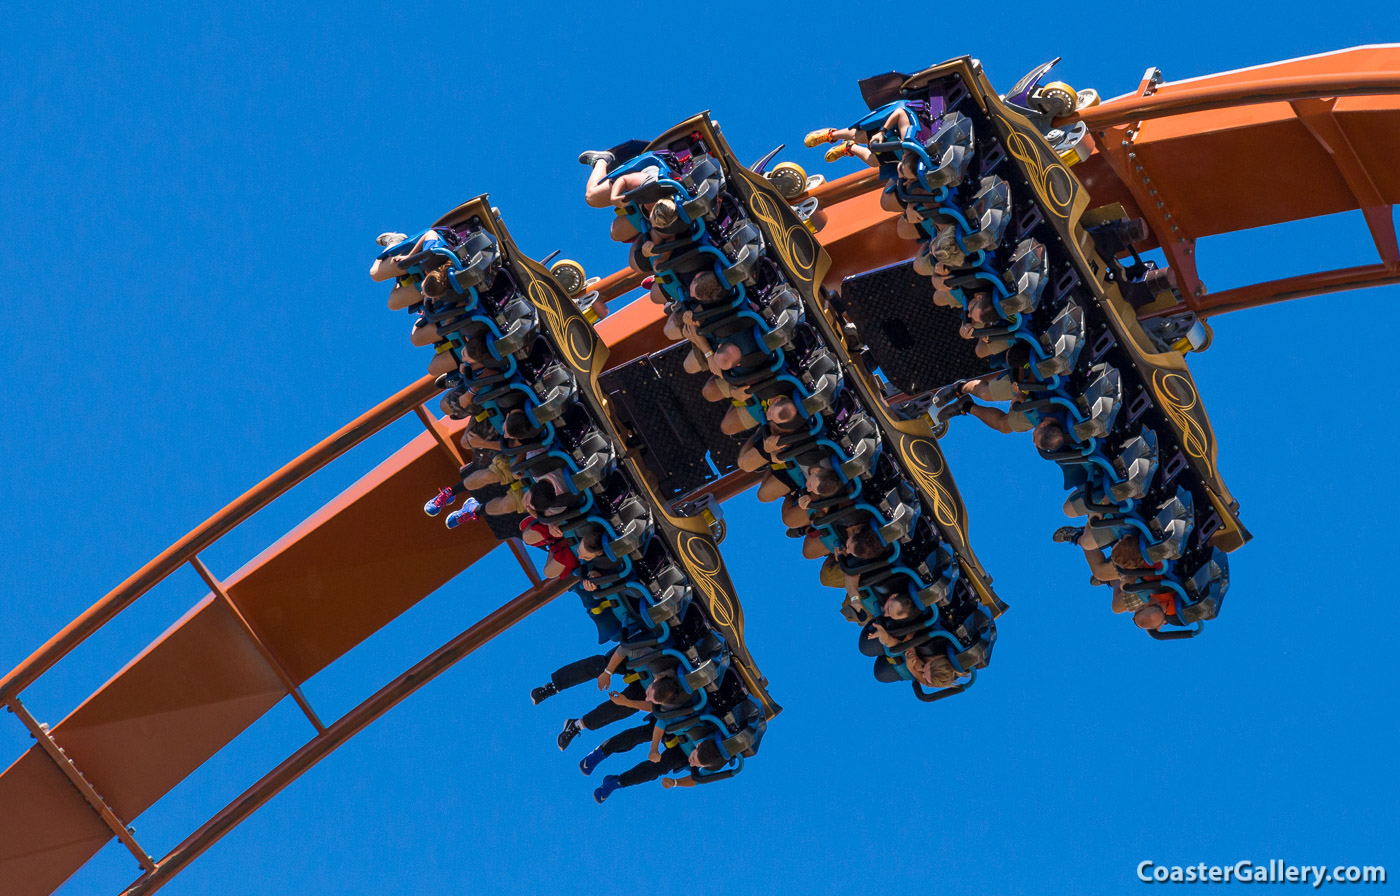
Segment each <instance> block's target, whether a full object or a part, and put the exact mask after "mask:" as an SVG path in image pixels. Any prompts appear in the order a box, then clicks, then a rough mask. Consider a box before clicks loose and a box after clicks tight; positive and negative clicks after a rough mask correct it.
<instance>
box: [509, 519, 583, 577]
mask: <svg viewBox="0 0 1400 896" xmlns="http://www.w3.org/2000/svg"><path fill="white" fill-rule="evenodd" d="M520 531H521V532H522V533H525V532H534V533H535V534H537V535H539V536H540V538H541V539H542V541H540V543H539V544H537V545H535V547H537V548H539V549H540V550H542V551H548V552H549V556H550V557H551V558H553V559H554V561H555V562H556V563H558V564H559V565H560V566H562V567H564V572H563V573H562V574H563V575H568V574H569V573H571V572H573V571H574V570H576V569H578V557H576V556H574V551H573V548H571V547H569V543H568V542H567V541H565V540H564V539H562V538H556V537H554V535H553V534H552V533H551V532H550V531H549V527H548V526H546V525H545V524H544V523H542V522H540V521H539V520H537V519H535V518H534V517H532V516H527V517H525V519H523V520H521V521H520Z"/></svg>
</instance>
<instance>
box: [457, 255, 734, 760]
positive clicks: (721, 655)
mask: <svg viewBox="0 0 1400 896" xmlns="http://www.w3.org/2000/svg"><path fill="white" fill-rule="evenodd" d="M483 235H486V237H490V234H483V232H482V231H479V232H476V234H473V238H475V241H476V242H480V241H482V239H480V238H482V237H483ZM491 280H493V283H491V287H493V288H491V291H490V293H501V294H500V295H493V294H490V293H489V294H487V295H486V297H484V301H480V302H479V307H477V314H475V315H469V316H470V318H473V321H475V322H477V323H484V325H487V326H486V330H487V332H486V336H487V344H491V346H493V356H497V357H500V351H498V349H500V347H501V340H500V336H498V335H497V333H498V328H490V323H493V322H494V323H497V325H500V323H501V322H503V318H504V316H505V315H510V316H515V318H518V316H519V315H518V312H517V311H514V308H515V307H517V305H518V302H519V290H518V286H517V284H515V283H514V281H511V280H510V277H493V279H491ZM497 286H500V288H496V287H497ZM493 308H494V309H496V314H494V315H491V314H490V311H491V309H493ZM465 329H466V328H462V329H459V330H455V332H456V333H459V335H461V333H462V332H463V330H465ZM493 336H494V339H491V337H493ZM511 347H515V346H511ZM522 347H524V346H519V347H515V350H519V349H522ZM536 347H538V343H536ZM505 357H511V356H510V354H507V356H505ZM512 361H519V360H518V358H512ZM552 367H553V368H557V364H553V365H552ZM468 370H469V368H468ZM521 370H522V364H519V363H510V364H505V365H504V367H503V370H501V372H498V374H494V375H491V377H483V378H472V377H469V375H466V374H462V378H463V379H466V381H468V384H469V385H472V386H477V388H480V389H482V391H480V392H479V393H477V396H476V398H477V400H482V402H498V400H500V398H501V396H504V395H507V393H512V395H518V396H519V398H521V402H519V403H518V405H517V406H519V407H524V409H529V406H531V405H533V403H536V402H535V400H532V399H536V395H535V393H533V391H532V389H529V388H522V384H519V382H510V378H511V375H512V374H514V375H519V374H521ZM556 416H557V413H556ZM559 435H563V431H560V433H559ZM596 440H598V433H596V431H595V433H594V441H595V442H596ZM556 441H559V440H557V438H556V433H554V430H553V427H546V428H542V430H540V433H539V438H538V440H533V441H532V442H525V444H526V445H529V447H531V448H532V449H533V451H535V452H536V454H535V455H533V456H532V458H531V459H529V465H531V466H532V468H533V469H535V470H536V472H538V470H539V469H540V466H539V463H540V458H557V459H559V462H560V468H563V469H570V468H573V470H574V476H573V482H571V484H575V486H587V484H589V483H584V482H580V480H578V475H580V473H582V472H584V470H578V469H577V466H575V465H573V463H571V456H570V455H567V454H560V452H557V451H552V449H550V447H552V445H553V444H554V442H556ZM608 456H612V455H610V452H608ZM521 459H522V466H525V462H524V456H522V458H521ZM594 484H596V483H594ZM587 497H588V498H589V500H588V501H581V503H578V504H575V505H574V507H573V508H568V510H567V511H563V512H561V514H559V515H556V517H543V518H542V522H546V524H553V525H556V526H560V528H561V531H566V532H575V531H577V529H578V528H581V526H578V525H570V524H571V522H577V521H578V519H581V518H584V517H585V514H587V510H588V508H589V507H591V505H592V501H591V498H592V493H591V491H589V493H588V494H587ZM619 518H622V519H624V521H626V522H623V524H622V529H623V531H622V532H617V531H615V529H613V528H612V525H610V524H612V522H613V521H617V519H619ZM587 519H588V522H589V525H594V526H599V528H602V529H603V531H605V532H606V533H608V535H610V536H612V538H609V539H606V545H608V553H609V557H610V559H616V556H622V557H624V559H629V560H630V556H633V554H636V556H638V557H640V556H641V553H643V547H644V542H645V540H650V533H651V532H650V515H648V514H647V508H645V507H644V504H643V501H640V500H638V498H637V497H636V496H630V497H627V498H623V500H622V501H620V503H619V505H617V507H616V508H615V512H613V514H612V517H610V518H599V517H588V518H587ZM615 554H616V556H615ZM669 568H671V570H672V575H668V577H666V578H669V580H672V581H671V584H678V582H675V571H676V567H673V566H672V567H669ZM623 571H631V570H630V564H629V568H627V570H623ZM615 578H616V580H617V581H619V582H622V580H623V578H624V577H623V575H617V577H615ZM633 578H634V580H636V582H631V584H637V585H640V587H641V588H645V587H647V582H645V580H641V578H640V577H633ZM680 578H682V580H685V575H680ZM615 594H616V589H615ZM676 596H678V595H676V594H675V591H673V589H672V591H671V592H669V594H668V598H669V599H671V601H672V605H671V606H669V610H671V612H669V613H668V612H666V608H661V609H659V610H658V612H657V613H655V615H652V613H629V612H627V602H624V601H622V599H619V601H615V602H613V603H615V606H613V615H615V616H617V617H619V622H620V626H619V634H620V631H626V630H629V629H637V627H638V624H641V626H647V629H645V630H648V631H651V633H652V636H651V637H650V638H640V640H638V638H633V640H631V643H633V644H644V645H647V647H650V648H652V650H654V651H659V652H662V654H665V655H669V657H671V658H672V659H673V661H675V666H676V668H678V669H679V675H680V678H682V680H683V682H685V687H686V689H687V692H690V693H696V689H699V693H700V694H703V693H704V692H703V687H704V686H706V685H708V683H713V682H714V680H715V679H717V678H718V676H720V673H721V672H722V668H724V666H727V665H728V652H727V648H725V643H724V638H722V637H721V636H718V634H717V633H713V631H710V634H708V638H707V640H706V652H707V657H706V658H704V659H703V661H701V659H700V657H699V655H697V654H696V652H694V651H693V650H690V651H689V652H686V647H685V644H682V643H679V641H678V640H675V638H671V634H672V633H671V627H669V622H671V620H673V619H675V617H676V616H678V615H680V613H683V612H685V610H686V609H689V608H687V606H679V605H678V603H679V602H678V601H676ZM603 599H605V601H606V599H608V598H606V596H605V598H603ZM633 608H636V605H633ZM648 609H657V608H648ZM692 661H694V662H692ZM643 665H645V664H643ZM641 676H643V678H647V673H645V672H641ZM706 701H707V700H706V699H704V697H703V696H701V697H700V700H699V703H700V704H704V703H706ZM736 734H741V732H729V734H728V736H729V738H732V736H736ZM749 738H750V739H752V741H753V742H756V738H755V736H753V735H752V732H750V735H749ZM741 762H742V759H741Z"/></svg>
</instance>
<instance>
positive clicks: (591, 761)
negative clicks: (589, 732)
mask: <svg viewBox="0 0 1400 896" xmlns="http://www.w3.org/2000/svg"><path fill="white" fill-rule="evenodd" d="M607 755H608V754H607V753H604V752H603V748H602V747H597V748H596V749H594V750H593V752H592V753H589V754H588V755H587V756H585V757H583V759H581V760H579V764H578V770H579V771H581V772H583V773H584V774H585V775H591V774H593V770H594V769H595V768H597V767H598V763H600V762H602V761H603V760H604V759H606V758H607Z"/></svg>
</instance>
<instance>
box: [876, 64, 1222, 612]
mask: <svg viewBox="0 0 1400 896" xmlns="http://www.w3.org/2000/svg"><path fill="white" fill-rule="evenodd" d="M901 90H902V91H904V92H905V93H907V94H909V95H912V96H918V97H923V98H928V97H932V96H939V97H942V98H943V100H944V103H943V105H944V110H945V117H946V118H947V119H948V121H947V122H946V123H947V124H948V125H949V131H950V132H954V133H955V134H958V135H963V134H966V135H975V138H976V139H975V140H972V141H971V148H972V150H973V151H972V152H971V154H968V153H967V152H965V151H964V152H962V153H955V154H954V155H956V156H957V158H956V161H957V163H958V167H959V168H960V169H961V171H960V172H959V173H960V174H961V175H962V180H961V181H956V180H951V179H949V178H947V177H946V173H947V172H946V170H945V169H943V168H941V167H939V168H938V169H937V171H935V172H934V179H936V180H939V181H942V183H941V184H940V186H939V187H938V192H937V195H933V196H930V197H928V198H927V199H925V200H923V201H920V202H919V203H918V204H916V205H914V206H913V210H914V212H915V213H916V214H917V215H918V216H920V217H921V218H922V219H923V220H924V221H925V222H927V223H928V224H930V225H931V227H929V228H925V229H924V232H925V233H932V234H934V235H935V236H934V237H933V239H934V240H937V239H938V238H939V237H944V235H945V234H946V233H948V232H951V235H952V237H953V239H951V240H949V239H947V238H946V237H945V238H944V244H945V245H944V249H943V258H941V259H940V260H942V261H944V262H945V263H949V264H950V266H952V267H955V268H961V269H960V270H958V271H957V275H956V276H955V277H953V278H952V279H951V280H950V281H949V284H948V285H949V286H950V287H951V290H950V291H951V293H952V294H953V296H954V298H955V299H956V300H957V301H958V302H959V303H960V304H962V305H963V306H964V307H965V308H967V317H968V320H969V322H971V323H973V325H974V327H975V328H976V330H975V335H976V336H977V337H980V338H983V339H985V340H988V342H987V344H988V345H989V346H995V347H996V348H997V349H998V351H997V352H996V353H995V355H994V357H993V363H994V365H997V366H1000V367H1003V368H1004V369H1007V370H1008V371H1009V373H1010V375H1011V376H1012V377H1013V378H1014V379H1016V380H1017V381H1018V382H1019V383H1020V384H1021V385H1022V388H1023V389H1026V390H1027V391H1028V392H1029V393H1030V394H1031V395H1032V397H1033V399H1034V400H1032V401H1029V402H1026V403H1023V404H1021V405H1018V406H1017V410H1020V411H1021V412H1023V413H1037V414H1044V413H1046V412H1050V411H1055V412H1057V416H1058V419H1059V420H1060V422H1061V423H1062V424H1063V425H1064V426H1065V427H1066V430H1067V432H1068V433H1069V434H1070V435H1071V436H1072V437H1073V439H1072V441H1073V442H1076V443H1078V444H1079V445H1080V446H1081V449H1080V451H1079V452H1078V454H1079V455H1080V456H1079V457H1077V458H1070V457H1066V458H1065V460H1066V461H1071V462H1073V463H1075V464H1079V465H1081V466H1082V464H1080V462H1081V461H1083V460H1085V459H1087V460H1088V461H1089V462H1090V463H1092V464H1096V465H1097V466H1099V467H1100V468H1101V469H1102V470H1103V472H1104V473H1105V474H1106V475H1107V476H1108V478H1107V481H1104V482H1096V483H1095V486H1096V487H1095V488H1094V489H1093V491H1094V492H1095V497H1098V495H1101V494H1103V493H1105V492H1107V493H1108V494H1109V495H1110V496H1111V497H1112V499H1113V501H1114V502H1115V503H1118V504H1120V505H1121V504H1122V503H1123V502H1125V501H1133V500H1137V498H1142V497H1144V496H1145V493H1146V490H1147V482H1148V480H1149V479H1150V472H1151V471H1152V470H1153V469H1154V464H1153V461H1152V459H1151V458H1149V457H1148V456H1147V455H1150V454H1152V453H1153V452H1154V451H1156V452H1159V453H1160V452H1161V451H1162V450H1163V449H1166V450H1168V451H1170V452H1171V453H1170V454H1168V456H1169V457H1173V458H1175V457H1176V456H1178V454H1177V453H1178V452H1181V453H1180V456H1182V457H1191V458H1194V460H1195V461H1196V463H1195V464H1193V468H1194V472H1196V473H1197V475H1198V477H1199V479H1198V481H1197V482H1196V484H1195V486H1194V487H1192V488H1190V490H1189V492H1188V494H1191V495H1194V496H1195V497H1194V498H1193V499H1192V500H1191V501H1189V502H1188V501H1181V500H1177V499H1175V496H1174V495H1171V494H1166V495H1159V496H1157V497H1158V498H1159V499H1161V500H1158V501H1156V502H1155V503H1153V502H1149V503H1148V504H1145V505H1144V507H1143V508H1141V509H1142V510H1143V511H1147V513H1146V515H1138V511H1139V508H1136V507H1133V506H1131V505H1130V506H1128V507H1127V508H1126V509H1124V508H1122V507H1120V513H1121V517H1120V519H1121V520H1124V521H1126V520H1131V521H1132V522H1131V523H1125V525H1127V526H1128V528H1134V529H1136V530H1138V531H1139V532H1140V533H1141V534H1142V535H1143V537H1147V538H1152V537H1162V538H1165V537H1166V536H1164V535H1160V533H1157V534H1155V535H1154V533H1153V532H1152V528H1153V526H1154V525H1156V526H1159V527H1160V525H1161V523H1162V521H1161V520H1160V519H1159V517H1158V514H1160V513H1164V512H1167V510H1166V508H1171V511H1170V512H1171V513H1172V514H1175V515H1177V516H1180V515H1181V514H1182V513H1183V511H1185V514H1186V516H1189V517H1191V519H1190V522H1189V527H1190V528H1192V529H1195V530H1196V531H1198V532H1202V533H1205V534H1206V536H1207V537H1208V536H1212V535H1213V536H1216V537H1215V541H1216V542H1217V545H1218V546H1221V547H1226V548H1228V547H1230V546H1232V545H1233V546H1238V544H1240V543H1242V542H1243V540H1244V538H1245V537H1247V536H1246V534H1245V533H1244V532H1243V529H1242V528H1241V527H1239V525H1238V521H1237V520H1236V519H1235V512H1236V505H1235V504H1234V502H1233V501H1231V500H1229V499H1228V491H1226V490H1225V488H1224V485H1223V482H1220V480H1219V478H1218V474H1217V473H1216V472H1215V469H1214V454H1215V450H1214V441H1213V438H1212V436H1211V433H1210V429H1209V423H1208V421H1206V420H1205V417H1204V413H1203V411H1201V410H1200V409H1199V400H1198V399H1196V398H1195V390H1194V385H1193V384H1192V383H1191V382H1190V377H1189V373H1187V372H1186V371H1185V365H1184V363H1182V362H1181V358H1180V355H1179V354H1175V355H1164V354H1162V353H1160V352H1157V353H1152V352H1151V350H1152V349H1153V348H1154V346H1153V344H1152V342H1151V341H1150V340H1148V339H1147V338H1146V337H1145V336H1141V338H1138V337H1139V336H1140V334H1141V329H1140V328H1135V321H1134V320H1133V318H1132V316H1131V313H1130V311H1129V313H1127V314H1124V313H1122V309H1120V308H1118V307H1116V305H1115V302H1116V301H1121V300H1118V299H1117V297H1116V295H1115V294H1113V293H1111V292H1108V291H1107V290H1105V289H1104V286H1105V282H1104V281H1101V280H1099V279H1097V278H1096V277H1095V276H1094V274H1095V273H1096V272H1098V273H1100V274H1101V272H1102V271H1104V270H1105V269H1107V265H1106V264H1104V263H1103V262H1102V260H1101V259H1100V260H1099V263H1098V264H1095V265H1093V266H1092V267H1090V266H1089V259H1087V258H1086V257H1085V256H1084V255H1083V249H1082V248H1081V247H1080V245H1079V244H1080V243H1083V242H1085V241H1083V240H1073V239H1068V238H1067V237H1068V236H1069V235H1070V234H1072V233H1073V232H1074V229H1075V228H1076V227H1078V226H1079V225H1078V222H1077V218H1076V219H1075V220H1071V215H1072V214H1074V215H1082V212H1083V209H1082V204H1083V203H1082V202H1081V203H1078V204H1076V203H1075V202H1074V196H1075V195H1076V190H1077V189H1078V184H1077V182H1076V181H1075V180H1074V178H1073V176H1072V175H1071V174H1070V173H1069V171H1068V167H1067V166H1066V165H1064V164H1062V163H1058V162H1056V161H1055V156H1054V155H1053V154H1052V153H1051V151H1050V150H1049V148H1048V147H1046V146H1045V144H1044V141H1043V140H1042V139H1039V135H1038V134H1037V133H1036V132H1035V131H1034V129H1032V128H1030V127H1027V126H1026V124H1027V123H1026V122H1025V120H1024V118H1021V119H1020V120H1019V121H1018V120H1017V117H1016V116H1015V114H1014V113H1013V112H1010V111H1009V110H1008V108H1007V107H1006V106H1004V105H1002V104H1001V103H1000V101H999V100H998V99H997V98H996V97H995V95H994V94H992V93H991V92H990V91H989V90H987V89H986V86H985V79H983V78H981V76H980V73H979V72H976V71H975V70H974V69H973V68H972V66H970V65H969V64H967V62H966V61H965V60H963V61H957V62H954V63H948V64H945V65H944V66H939V67H935V69H931V70H930V71H929V72H926V73H924V74H922V75H919V76H915V77H914V78H911V79H909V80H908V81H906V82H905V83H904V85H902V86H901ZM1022 93H1023V91H1022ZM949 99H952V100H953V102H948V100H949ZM954 106H957V107H958V108H957V109H954V108H953V107H954ZM954 114H956V115H958V116H959V117H958V118H957V119H952V118H951V116H952V115H954ZM937 127H940V128H941V127H942V125H941V124H939V125H937ZM935 133H937V130H935ZM951 145H956V146H957V148H959V149H962V150H967V149H968V148H969V141H968V140H963V141H962V142H960V143H956V142H955V143H954V144H950V146H951ZM918 164H919V165H920V166H924V167H928V166H930V165H932V166H940V165H941V160H940V161H939V162H934V161H933V160H932V159H926V158H924V157H920V159H919V162H918ZM906 173H907V172H906ZM882 176H885V177H887V178H890V179H892V180H894V181H895V182H896V183H897V182H898V181H899V180H900V179H901V174H900V173H899V171H898V169H897V168H894V169H891V168H889V167H888V166H886V167H885V168H883V169H882ZM905 179H907V178H905ZM925 180H927V177H926V178H925ZM1013 185H1014V188H1013ZM1013 200H1015V201H1014V202H1013ZM959 209H966V214H962V213H960V212H959ZM949 246H951V248H949ZM1013 247H1014V248H1013ZM930 251H931V252H933V254H935V255H937V254H938V251H939V250H938V247H937V245H936V244H935V245H934V246H931V247H930ZM1076 253H1077V254H1076ZM954 255H961V256H963V257H961V258H956V257H953V256H954ZM1096 258H1097V257H1096ZM1109 285H1110V286H1111V285H1112V284H1111V283H1110V284H1109ZM1047 286H1049V289H1047ZM1096 287H1097V288H1096ZM974 302H982V303H985V304H986V305H989V306H990V308H991V310H992V311H993V312H994V313H995V317H996V318H997V319H998V320H999V323H991V324H990V325H989V324H988V322H987V321H986V320H985V317H986V312H985V309H983V308H979V309H976V310H975V311H974V308H973V307H972V306H973V303H974ZM1096 330H1097V331H1098V332H1095V331H1096ZM1089 337H1098V338H1095V339H1093V344H1092V345H1091V347H1090V351H1089V352H1088V353H1083V352H1082V349H1083V348H1084V345H1085V342H1086V338H1089ZM1104 337H1107V338H1104ZM1012 346H1017V349H1018V350H1017V351H1016V352H1014V353H1012V352H1008V351H1007V349H1008V348H1010V347H1012ZM1143 346H1146V347H1147V350H1144V349H1143ZM1114 349H1117V351H1114ZM1047 350H1048V352H1047ZM1125 356H1126V357H1125ZM1047 374H1050V375H1051V378H1050V379H1049V380H1047V379H1045V377H1046V375H1047ZM1125 392H1126V393H1127V394H1128V395H1129V396H1130V397H1131V404H1132V407H1133V412H1132V413H1131V414H1130V415H1125V416H1128V417H1129V418H1130V419H1129V421H1128V422H1130V423H1133V422H1136V423H1137V424H1138V425H1137V426H1135V427H1134V428H1133V430H1132V432H1133V435H1132V437H1131V438H1130V439H1128V440H1108V439H1107V438H1106V437H1107V436H1109V435H1110V432H1111V431H1113V428H1114V425H1115V420H1116V416H1117V414H1118V409H1119V407H1120V406H1122V405H1123V404H1124V400H1123V396H1124V394H1125ZM1183 394H1189V396H1190V397H1191V399H1192V400H1191V401H1190V402H1189V403H1187V402H1185V401H1183V400H1182V396H1183ZM1183 405H1185V406H1183ZM935 416H936V417H937V415H935ZM1144 430H1146V431H1150V432H1151V433H1152V439H1150V440H1149V439H1148V438H1146V436H1145V435H1144ZM1116 434H1119V435H1121V433H1116ZM1105 448H1122V449H1123V450H1124V451H1125V452H1127V453H1126V454H1112V453H1105V451H1104V449H1105ZM1188 462H1189V461H1188ZM1175 472H1176V473H1178V474H1179V473H1180V472H1181V471H1180V470H1177V471H1175ZM1188 478H1189V477H1188ZM1067 481H1068V479H1067ZM1163 485H1164V486H1165V485H1167V484H1166V483H1163ZM1132 496H1137V497H1136V498H1134V497H1132ZM1173 502H1175V503H1173ZM1181 525H1183V526H1187V525H1188V523H1187V522H1186V521H1185V520H1182V521H1181ZM1174 531H1175V530H1174ZM1184 538H1185V536H1184V535H1182V536H1181V539H1168V540H1167V543H1175V542H1176V541H1180V540H1184ZM1153 545H1154V548H1153V550H1160V542H1153ZM1194 560H1195V561H1196V563H1197V564H1198V565H1195V566H1191V565H1185V566H1183V567H1182V568H1179V569H1172V570H1170V571H1169V575H1168V579H1169V580H1171V579H1172V578H1173V577H1174V579H1175V580H1174V581H1172V586H1173V587H1174V589H1175V590H1176V591H1177V592H1178V593H1179V595H1180V596H1181V598H1182V599H1181V601H1180V603H1179V604H1178V607H1179V610H1178V612H1177V613H1175V614H1172V615H1173V616H1174V617H1175V618H1176V619H1178V620H1180V619H1183V618H1185V617H1183V616H1182V615H1181V613H1180V609H1185V608H1187V607H1190V606H1191V604H1192V602H1193V601H1195V600H1197V599H1199V597H1200V596H1201V595H1202V594H1203V593H1204V592H1206V591H1210V590H1211V589H1210V588H1209V587H1206V588H1204V589H1202V588H1200V587H1198V588H1196V589H1195V592H1194V593H1193V594H1192V595H1190V596H1187V595H1186V594H1185V582H1186V581H1193V580H1194V581H1197V582H1198V585H1199V584H1201V583H1200V580H1199V579H1197V578H1196V577H1197V574H1198V573H1199V572H1200V571H1201V570H1202V569H1205V570H1208V571H1209V570H1211V569H1216V570H1219V574H1220V576H1221V579H1220V581H1221V582H1222V583H1223V582H1224V581H1225V573H1224V570H1223V565H1222V564H1220V563H1218V562H1215V561H1213V560H1211V559H1210V558H1208V557H1205V556H1198V557H1196V558H1194ZM1207 574H1210V573H1209V572H1208V573H1207ZM1214 590H1215V593H1216V594H1217V595H1219V594H1220V593H1221V592H1220V589H1219V588H1216V589H1214ZM1209 608H1213V609H1215V610H1218V608H1219V602H1218V600H1217V601H1215V602H1214V603H1212V604H1209V605H1207V607H1206V608H1196V609H1195V610H1194V611H1193V612H1192V613H1191V614H1190V615H1191V616H1193V617H1195V619H1194V621H1197V622H1199V621H1200V618H1202V617H1203V615H1204V612H1205V611H1206V609H1209ZM1197 631H1199V628H1198V629H1197Z"/></svg>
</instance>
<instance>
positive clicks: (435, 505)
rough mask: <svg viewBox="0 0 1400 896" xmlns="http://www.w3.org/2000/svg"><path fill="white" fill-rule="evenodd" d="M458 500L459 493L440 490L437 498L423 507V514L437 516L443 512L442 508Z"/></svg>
mask: <svg viewBox="0 0 1400 896" xmlns="http://www.w3.org/2000/svg"><path fill="white" fill-rule="evenodd" d="M456 500H457V493H456V492H454V491H453V490H452V489H451V488H440V489H438V493H437V497H435V498H433V499H432V500H431V501H429V502H428V503H427V504H424V505H423V512H424V513H426V514H427V515H428V516H437V515H438V514H439V513H441V512H442V508H444V507H446V506H448V505H449V504H451V503H452V502H453V501H456Z"/></svg>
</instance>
